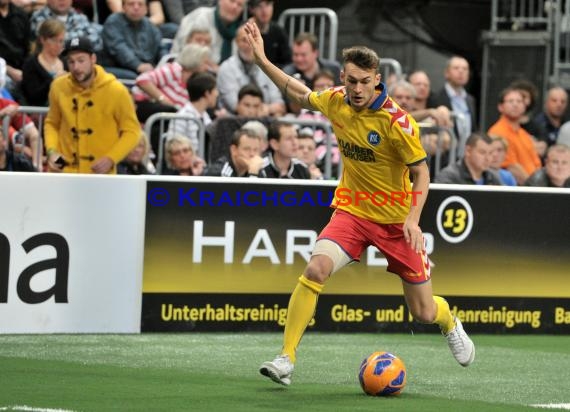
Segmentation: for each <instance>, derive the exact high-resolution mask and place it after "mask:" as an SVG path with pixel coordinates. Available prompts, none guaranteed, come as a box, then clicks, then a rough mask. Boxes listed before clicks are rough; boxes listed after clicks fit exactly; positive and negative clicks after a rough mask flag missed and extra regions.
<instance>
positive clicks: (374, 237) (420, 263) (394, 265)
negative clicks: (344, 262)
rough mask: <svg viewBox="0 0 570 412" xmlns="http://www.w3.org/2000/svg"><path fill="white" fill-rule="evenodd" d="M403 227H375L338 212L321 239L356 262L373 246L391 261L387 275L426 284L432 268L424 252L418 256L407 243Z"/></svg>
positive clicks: (365, 221) (399, 224)
mask: <svg viewBox="0 0 570 412" xmlns="http://www.w3.org/2000/svg"><path fill="white" fill-rule="evenodd" d="M402 227H403V224H401V223H397V224H381V223H375V222H371V221H369V220H366V219H362V218H360V217H357V216H354V215H352V214H350V213H348V212H345V211H343V210H338V209H337V210H336V211H335V212H334V214H333V216H332V218H331V220H330V221H329V223H328V224H327V225H326V226H325V228H324V229H323V230H322V232H321V233H320V235H319V237H318V239H328V240H331V241H333V242H335V243H336V244H338V245H339V246H340V247H341V248H342V249H343V250H344V251H345V253H347V254H348V255H349V256H350V257H351V258H352V259H353V260H357V261H359V260H360V255H361V254H362V252H363V251H364V250H365V249H366V248H367V247H368V246H370V245H374V246H376V247H377V248H378V250H380V252H382V254H383V255H384V257H385V258H386V260H388V269H387V270H388V272H392V273H395V274H397V275H399V276H400V277H401V278H402V280H404V281H406V282H408V283H423V282H427V281H428V280H429V279H430V266H429V259H428V257H427V254H426V252H425V249H424V250H423V251H422V253H421V254H419V253H416V252H415V250H413V249H412V248H411V247H410V245H409V244H408V243H406V239H405V238H404V231H403V230H402ZM318 239H317V240H318Z"/></svg>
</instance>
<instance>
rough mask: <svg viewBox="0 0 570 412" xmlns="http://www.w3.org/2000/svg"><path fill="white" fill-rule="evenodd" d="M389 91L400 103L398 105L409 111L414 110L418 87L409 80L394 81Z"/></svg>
mask: <svg viewBox="0 0 570 412" xmlns="http://www.w3.org/2000/svg"><path fill="white" fill-rule="evenodd" d="M388 93H389V94H390V97H391V98H392V99H394V101H395V102H396V103H398V106H400V107H401V108H402V109H404V110H405V111H406V112H408V113H409V112H411V111H412V109H413V104H414V99H415V97H416V89H415V88H414V86H412V85H411V84H410V83H409V82H407V81H405V80H398V81H396V82H394V83H392V85H391V86H390V88H389V89H388ZM416 120H418V119H416Z"/></svg>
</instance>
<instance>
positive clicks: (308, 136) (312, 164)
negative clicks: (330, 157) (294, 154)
mask: <svg viewBox="0 0 570 412" xmlns="http://www.w3.org/2000/svg"><path fill="white" fill-rule="evenodd" d="M313 135H314V132H313V129H311V128H310V127H303V128H302V129H301V130H299V134H298V142H299V149H298V156H299V160H300V161H302V162H303V163H305V165H306V166H307V168H308V169H309V173H310V174H311V179H317V180H321V179H323V178H324V177H323V172H322V171H321V169H319V167H318V166H317V154H316V149H317V143H316V142H315V139H314V138H313Z"/></svg>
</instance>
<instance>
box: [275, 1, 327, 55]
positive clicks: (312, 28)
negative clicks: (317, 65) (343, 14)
mask: <svg viewBox="0 0 570 412" xmlns="http://www.w3.org/2000/svg"><path fill="white" fill-rule="evenodd" d="M278 23H279V25H280V26H281V27H283V28H284V29H285V31H286V32H287V33H288V34H289V43H290V44H293V40H294V39H295V36H296V35H297V34H299V33H303V32H308V33H313V34H314V35H315V36H317V38H318V39H319V56H321V57H322V58H324V59H328V60H336V54H337V53H336V48H337V41H338V17H337V15H336V13H335V11H334V10H332V9H328V8H320V7H316V8H299V9H287V10H284V11H283V12H282V13H281V14H280V15H279V19H278Z"/></svg>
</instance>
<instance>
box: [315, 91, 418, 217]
mask: <svg viewBox="0 0 570 412" xmlns="http://www.w3.org/2000/svg"><path fill="white" fill-rule="evenodd" d="M309 102H310V103H311V105H312V106H313V107H314V108H315V109H317V110H319V111H320V112H321V113H323V114H324V115H325V116H326V117H327V118H328V119H329V120H330V122H331V125H332V128H333V131H334V133H335V135H336V138H337V141H338V147H339V150H340V153H341V155H342V164H343V170H342V176H341V178H340V181H339V184H338V186H337V188H336V190H335V196H334V198H333V202H332V204H331V207H334V208H338V209H342V210H345V211H347V212H349V213H351V214H353V215H355V216H358V217H361V218H364V219H368V220H371V221H373V222H377V223H384V224H391V223H403V222H404V220H405V218H406V216H407V215H408V213H409V210H410V205H411V203H412V202H413V201H415V199H416V194H414V193H412V186H411V182H410V178H409V169H408V166H412V165H415V164H418V163H420V162H422V161H424V160H425V159H426V157H427V155H426V152H425V151H424V149H423V147H422V145H421V142H420V133H419V128H418V125H417V123H416V122H415V120H414V119H413V118H412V117H411V116H410V115H409V114H408V113H407V112H405V111H404V110H403V109H402V108H400V106H398V105H397V104H396V102H394V101H393V100H392V99H391V98H390V97H389V96H388V93H387V92H386V87H385V86H384V84H383V83H380V86H379V88H378V94H377V95H376V98H375V99H374V100H373V102H372V104H370V105H369V106H368V108H366V109H363V110H361V111H355V110H354V109H353V108H352V107H351V105H350V102H349V100H348V96H347V95H346V90H345V88H344V87H335V88H331V89H328V90H325V91H322V92H312V93H311V94H310V95H309Z"/></svg>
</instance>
